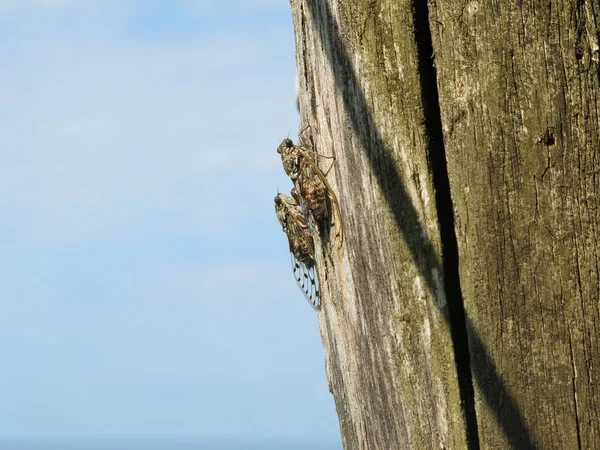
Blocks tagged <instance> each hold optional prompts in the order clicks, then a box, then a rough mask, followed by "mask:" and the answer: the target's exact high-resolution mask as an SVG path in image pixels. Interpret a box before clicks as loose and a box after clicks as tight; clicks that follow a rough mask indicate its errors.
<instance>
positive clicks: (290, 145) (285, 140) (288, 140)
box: [283, 139, 294, 148]
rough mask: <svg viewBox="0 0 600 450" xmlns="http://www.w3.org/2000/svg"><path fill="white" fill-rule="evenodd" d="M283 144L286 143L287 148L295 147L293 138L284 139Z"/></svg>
mask: <svg viewBox="0 0 600 450" xmlns="http://www.w3.org/2000/svg"><path fill="white" fill-rule="evenodd" d="M283 145H285V146H286V147H287V148H290V147H293V146H294V143H293V142H292V140H291V139H284V140H283Z"/></svg>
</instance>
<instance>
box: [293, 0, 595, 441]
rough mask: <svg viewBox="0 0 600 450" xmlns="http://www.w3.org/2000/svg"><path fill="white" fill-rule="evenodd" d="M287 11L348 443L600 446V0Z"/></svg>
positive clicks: (332, 5) (329, 339) (325, 318)
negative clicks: (319, 192)
mask: <svg viewBox="0 0 600 450" xmlns="http://www.w3.org/2000/svg"><path fill="white" fill-rule="evenodd" d="M291 6H292V15H293V21H294V29H295V37H296V51H297V69H298V76H299V84H300V96H299V98H300V109H301V115H302V125H301V126H302V127H304V126H305V125H310V132H311V134H312V138H313V141H314V144H315V149H316V150H317V152H319V153H323V154H325V155H332V154H334V155H335V156H336V158H337V159H336V160H335V162H334V163H333V166H332V168H331V170H330V171H329V172H328V179H329V181H330V183H331V185H332V186H333V187H334V189H335V191H336V194H337V197H338V199H339V202H340V206H341V210H342V216H343V223H344V233H345V240H344V243H343V246H342V250H341V251H339V250H338V248H337V242H336V241H335V240H336V238H335V233H331V236H329V238H327V236H324V238H323V242H322V245H317V247H318V248H317V266H318V269H319V274H320V281H321V286H322V296H323V309H322V311H321V312H320V316H319V320H320V326H321V333H322V337H323V346H324V349H325V360H326V366H327V376H328V380H329V383H330V387H331V390H332V392H333V394H334V398H335V401H336V407H337V411H338V414H339V418H340V426H341V431H342V439H343V441H344V445H345V448H346V449H375V450H387V449H391V450H395V449H434V448H443V449H450V448H456V449H463V448H469V449H476V448H479V447H482V448H516V449H537V448H539V449H553V448H557V449H563V448H564V449H577V448H580V449H588V448H589V449H592V448H600V387H599V386H600V385H598V380H597V377H598V373H600V372H599V369H600V343H599V339H600V337H599V336H600V335H599V334H598V328H599V326H598V325H596V324H597V323H600V268H599V266H600V265H599V264H598V254H599V245H600V244H599V241H598V237H599V236H598V234H599V220H598V219H599V211H598V189H599V182H600V147H599V145H600V133H599V131H600V117H599V114H600V113H599V111H600V69H599V66H598V60H599V57H600V53H599V52H600V49H599V47H598V42H599V32H598V27H597V24H598V23H599V17H598V16H599V14H600V7H599V5H598V3H597V0H595V1H591V0H579V1H574V2H567V1H564V0H561V1H559V2H550V1H547V2H544V3H542V2H538V1H531V2H529V3H524V2H514V1H509V0H481V1H478V0H456V1H455V0H429V3H427V2H425V1H421V0H412V1H408V0H401V1H394V0H370V1H369V0H357V1H349V2H344V1H341V0H327V1H326V0H291ZM438 90H439V92H438ZM324 165H326V164H324V163H322V162H321V166H322V167H323V166H324ZM334 229H335V225H334ZM463 304H464V310H463ZM467 333H468V342H467ZM473 386H474V388H475V395H474V396H473Z"/></svg>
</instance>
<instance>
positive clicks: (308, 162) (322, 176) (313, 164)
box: [303, 157, 344, 247]
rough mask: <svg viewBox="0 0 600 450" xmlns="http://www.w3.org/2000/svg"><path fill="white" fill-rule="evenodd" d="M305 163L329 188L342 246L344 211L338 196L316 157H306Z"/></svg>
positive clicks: (328, 193)
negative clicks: (341, 208) (341, 209)
mask: <svg viewBox="0 0 600 450" xmlns="http://www.w3.org/2000/svg"><path fill="white" fill-rule="evenodd" d="M303 164H306V165H307V166H308V167H309V168H310V170H311V171H312V172H313V173H314V174H315V176H316V177H318V178H319V179H320V180H321V181H322V182H323V184H324V185H325V188H326V189H327V195H328V196H329V199H330V200H331V203H332V204H333V208H334V210H335V215H336V219H337V221H338V228H339V236H338V238H339V246H340V247H341V246H342V242H343V240H344V226H343V224H342V213H341V211H340V204H339V202H338V199H337V196H336V195H335V192H334V191H333V189H332V188H331V185H330V184H329V181H327V177H326V176H325V174H324V173H323V171H322V170H321V169H320V168H319V166H318V165H317V163H316V161H315V160H314V158H312V157H304V158H303Z"/></svg>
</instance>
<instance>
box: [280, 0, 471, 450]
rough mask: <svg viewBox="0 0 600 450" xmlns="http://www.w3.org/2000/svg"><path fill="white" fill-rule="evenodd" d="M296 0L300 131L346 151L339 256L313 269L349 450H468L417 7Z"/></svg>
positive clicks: (326, 251)
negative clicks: (317, 276)
mask: <svg viewBox="0 0 600 450" xmlns="http://www.w3.org/2000/svg"><path fill="white" fill-rule="evenodd" d="M291 5H292V13H293V19H294V26H295V37H296V45H297V69H298V76H299V84H300V110H301V115H302V122H303V123H302V124H301V127H304V126H305V125H306V124H310V127H311V132H312V137H313V140H314V143H315V148H316V150H317V151H318V152H320V153H323V154H326V155H332V154H335V156H336V158H337V159H336V160H335V162H334V164H333V167H332V169H331V170H330V171H329V175H328V177H329V180H330V182H331V184H332V185H333V186H334V188H335V189H336V193H337V196H338V199H339V202H340V206H341V210H342V215H343V224H344V233H345V240H344V244H343V253H342V252H338V251H337V250H336V243H335V237H334V236H333V234H334V233H332V237H331V242H329V243H328V245H324V246H323V247H322V248H321V249H320V250H319V251H318V261H317V265H318V268H319V273H320V278H321V286H322V295H323V310H322V311H321V313H320V325H321V332H322V336H323V346H324V349H325V359H326V367H327V375H328V380H329V383H330V387H331V390H332V392H333V394H334V397H335V401H336V407H337V411H338V414H339V417H340V426H341V431H342V439H343V441H344V445H345V448H346V449H378V450H379V449H381V450H385V449H409V448H410V449H428V450H429V449H434V448H440V449H441V448H446V449H450V448H459V449H462V448H466V430H465V423H464V416H463V413H462V409H461V401H460V393H459V385H458V381H457V375H456V369H455V359H454V352H453V343H452V339H451V333H450V329H449V326H448V312H447V305H446V295H445V291H444V278H443V277H444V274H443V271H442V267H441V263H440V261H441V250H440V238H439V231H438V220H437V212H436V206H435V201H434V196H435V193H434V190H433V186H432V180H431V176H430V173H429V165H428V161H427V152H426V145H427V138H426V131H427V130H426V127H425V123H424V120H425V119H424V112H423V107H422V104H421V87H420V79H419V72H418V60H417V48H416V44H415V39H414V31H413V27H412V21H413V11H412V5H411V3H410V2H406V1H404V2H402V1H401V2H398V1H395V0H387V1H379V2H377V3H375V2H365V1H359V2H324V1H321V0H308V1H305V0H292V2H291ZM358 80H360V83H359V82H358ZM323 165H325V164H324V163H322V166H323Z"/></svg>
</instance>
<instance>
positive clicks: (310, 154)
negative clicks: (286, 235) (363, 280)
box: [277, 127, 343, 246]
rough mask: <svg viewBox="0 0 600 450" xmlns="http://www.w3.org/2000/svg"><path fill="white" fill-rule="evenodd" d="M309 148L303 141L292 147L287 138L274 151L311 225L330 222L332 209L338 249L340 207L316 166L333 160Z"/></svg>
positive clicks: (340, 231)
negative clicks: (336, 224) (320, 161)
mask: <svg viewBox="0 0 600 450" xmlns="http://www.w3.org/2000/svg"><path fill="white" fill-rule="evenodd" d="M307 128H308V127H307ZM305 130H306V128H305ZM301 133H302V132H301ZM311 147H312V146H310V147H309V144H308V143H307V142H306V141H305V140H303V139H302V138H301V139H300V143H299V144H298V145H296V144H294V142H293V141H292V140H291V139H289V138H286V139H284V140H283V142H282V143H281V144H280V145H279V147H277V153H279V154H280V155H281V162H282V164H283V169H284V170H285V173H286V174H287V175H288V176H289V177H290V179H291V180H292V182H293V183H294V191H295V193H296V195H297V198H296V200H297V201H298V203H299V204H300V205H301V206H302V207H304V208H306V210H307V211H308V213H309V215H310V216H311V217H312V219H314V222H317V221H326V220H328V219H330V218H331V219H332V222H333V217H332V214H331V207H330V206H331V205H332V206H333V209H334V210H335V215H336V219H337V222H338V228H339V244H340V246H341V244H342V241H343V229H342V218H341V213H340V206H339V203H338V200H337V197H336V195H335V193H334V191H333V189H332V188H331V185H330V184H329V182H328V181H327V177H326V176H325V174H324V173H323V171H322V170H321V168H320V167H319V165H318V164H317V157H322V158H333V157H329V156H324V155H319V154H318V153H316V152H315V151H314V150H312V148H311ZM292 194H294V192H293V193H292ZM309 225H311V224H309Z"/></svg>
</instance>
